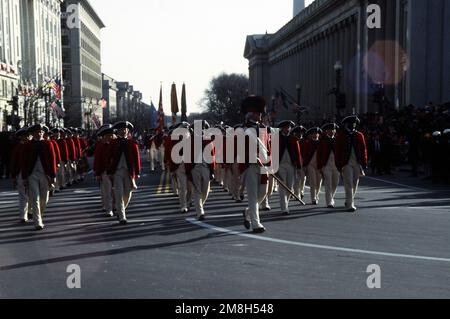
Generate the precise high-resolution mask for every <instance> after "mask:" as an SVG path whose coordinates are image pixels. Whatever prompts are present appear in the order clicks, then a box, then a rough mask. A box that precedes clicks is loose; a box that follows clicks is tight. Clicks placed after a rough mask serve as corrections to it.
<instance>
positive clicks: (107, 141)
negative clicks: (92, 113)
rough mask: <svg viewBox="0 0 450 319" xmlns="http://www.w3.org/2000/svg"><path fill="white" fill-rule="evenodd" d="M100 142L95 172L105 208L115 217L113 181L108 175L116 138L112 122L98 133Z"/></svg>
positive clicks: (107, 212) (96, 149) (97, 147)
mask: <svg viewBox="0 0 450 319" xmlns="http://www.w3.org/2000/svg"><path fill="white" fill-rule="evenodd" d="M97 137H98V142H97V145H96V147H95V152H94V174H95V179H96V181H97V183H99V184H100V193H101V196H102V203H103V209H104V211H105V213H106V216H108V217H113V216H114V213H113V206H114V203H113V188H112V181H111V179H110V178H109V177H108V174H107V167H106V164H107V163H108V159H107V157H106V156H108V153H109V146H110V145H111V141H112V140H114V139H115V135H114V129H113V126H112V125H111V124H108V125H104V126H103V127H101V128H100V129H99V131H98V133H97Z"/></svg>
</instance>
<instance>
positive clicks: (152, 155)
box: [147, 146, 158, 171]
mask: <svg viewBox="0 0 450 319" xmlns="http://www.w3.org/2000/svg"><path fill="white" fill-rule="evenodd" d="M147 152H148V161H149V162H150V170H151V171H154V170H155V166H156V165H155V164H156V162H157V161H158V154H157V151H156V148H155V147H154V146H152V147H151V148H150V149H149V150H148V151H147Z"/></svg>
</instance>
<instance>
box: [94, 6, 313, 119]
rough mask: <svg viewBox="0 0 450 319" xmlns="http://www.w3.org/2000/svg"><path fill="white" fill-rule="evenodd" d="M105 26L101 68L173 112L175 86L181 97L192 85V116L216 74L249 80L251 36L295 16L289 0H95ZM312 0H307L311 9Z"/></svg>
mask: <svg viewBox="0 0 450 319" xmlns="http://www.w3.org/2000/svg"><path fill="white" fill-rule="evenodd" d="M90 2H91V4H92V5H93V6H94V8H95V9H96V11H97V13H98V14H99V15H100V17H101V19H102V20H103V22H104V23H105V25H106V28H105V29H104V30H103V31H102V39H101V40H102V70H103V72H104V73H106V74H108V75H109V76H111V77H113V78H114V79H116V80H119V81H129V82H131V83H132V84H133V85H134V87H135V89H137V90H140V91H141V92H142V93H143V95H144V101H145V102H148V103H149V102H150V98H152V100H153V103H154V104H155V106H156V107H157V106H158V100H159V86H160V82H163V104H164V109H165V111H166V113H168V111H170V86H171V84H172V83H173V82H175V83H176V84H177V89H178V97H180V96H181V86H182V84H183V82H185V83H186V86H187V99H188V112H189V113H191V112H199V111H200V108H199V106H198V103H199V101H200V100H201V98H202V97H203V92H204V90H205V89H206V88H207V87H208V84H209V81H210V80H211V78H212V77H213V76H216V75H218V74H220V73H222V72H226V73H232V72H235V73H244V74H248V62H247V60H246V59H245V58H244V57H243V53H244V46H245V38H246V35H249V34H261V33H265V32H266V31H267V32H269V33H274V32H276V31H277V30H279V29H280V28H281V27H282V26H283V25H284V24H286V23H287V22H288V21H289V20H290V19H291V18H292V10H293V9H292V6H293V4H292V0H281V1H280V0H191V1H188V0H127V1H123V0H90ZM311 2H312V0H306V4H307V5H308V4H309V3H311Z"/></svg>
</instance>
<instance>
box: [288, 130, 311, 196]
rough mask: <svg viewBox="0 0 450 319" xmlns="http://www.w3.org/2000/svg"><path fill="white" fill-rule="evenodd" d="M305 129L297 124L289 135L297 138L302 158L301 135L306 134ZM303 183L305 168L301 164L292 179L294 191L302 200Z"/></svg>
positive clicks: (304, 180) (303, 192) (302, 140)
mask: <svg viewBox="0 0 450 319" xmlns="http://www.w3.org/2000/svg"><path fill="white" fill-rule="evenodd" d="M306 131H307V129H306V128H304V127H303V126H297V127H295V128H294V129H293V130H292V132H291V135H292V136H293V137H294V138H296V139H297V141H298V143H299V145H300V151H301V154H302V159H303V157H304V156H303V153H304V149H303V143H304V139H303V136H304V135H305V134H306ZM305 184H306V168H305V166H303V165H302V167H301V168H297V172H296V174H295V180H294V193H295V195H297V196H298V197H299V198H301V199H302V200H303V199H304V198H305Z"/></svg>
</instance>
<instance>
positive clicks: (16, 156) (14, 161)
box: [10, 142, 29, 178]
mask: <svg viewBox="0 0 450 319" xmlns="http://www.w3.org/2000/svg"><path fill="white" fill-rule="evenodd" d="M26 143H29V142H26ZM26 143H25V144H26ZM25 144H23V143H19V144H17V145H16V147H14V150H13V152H12V155H11V168H10V174H11V178H17V176H19V174H20V161H21V158H22V157H23V149H24V146H25Z"/></svg>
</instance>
